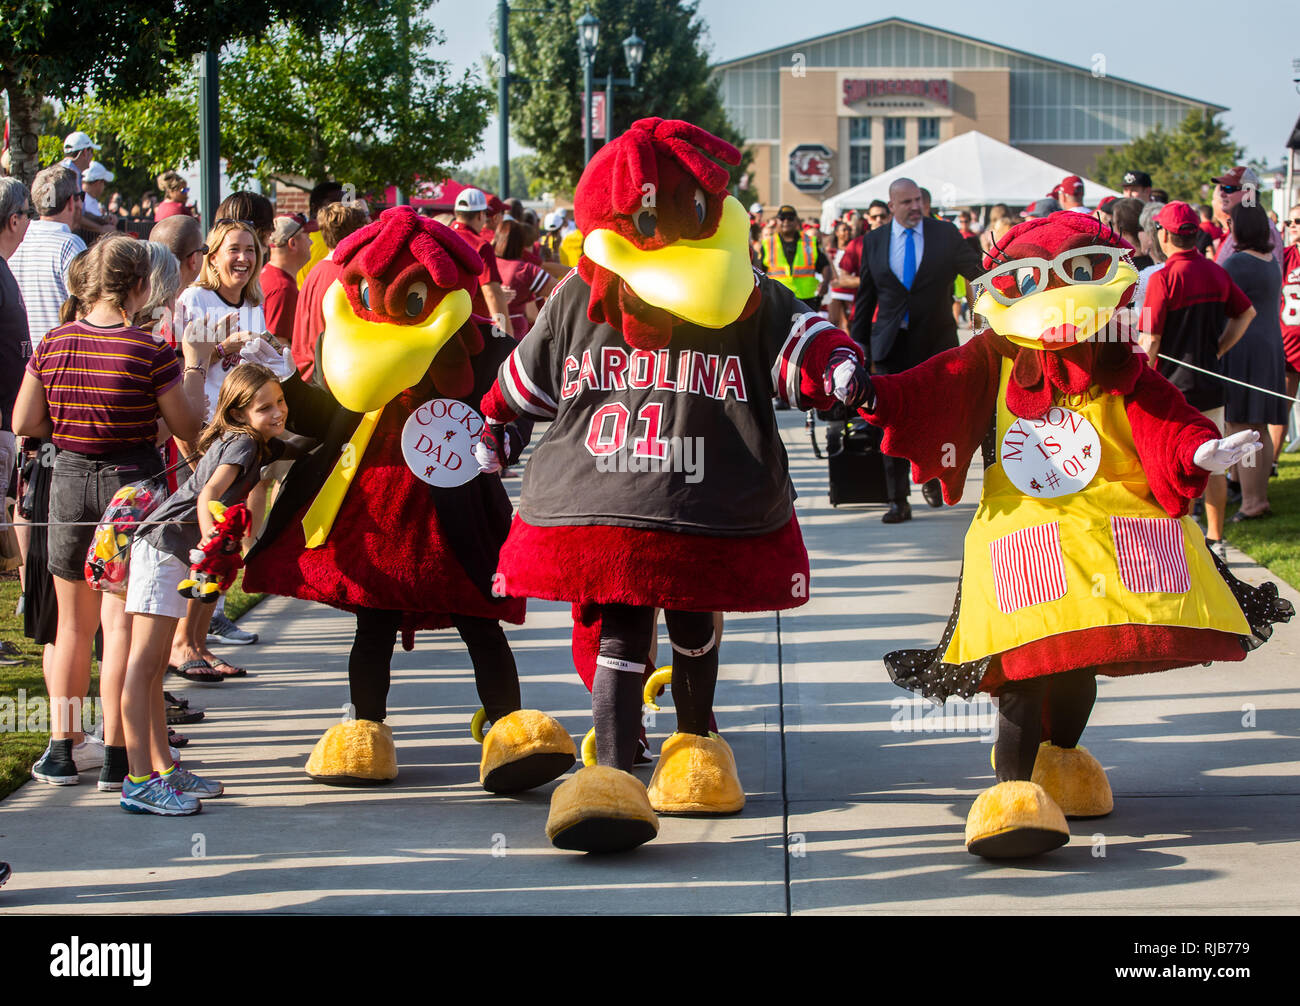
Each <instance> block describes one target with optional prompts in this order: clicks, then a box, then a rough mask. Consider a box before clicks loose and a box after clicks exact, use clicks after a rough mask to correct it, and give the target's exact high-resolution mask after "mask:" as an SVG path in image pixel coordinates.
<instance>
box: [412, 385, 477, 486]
mask: <svg viewBox="0 0 1300 1006" xmlns="http://www.w3.org/2000/svg"><path fill="white" fill-rule="evenodd" d="M483 427H484V422H483V417H482V416H480V415H479V414H478V413H477V412H475V411H474V409H473V408H471V407H470V406H468V405H466V404H465V403H464V402H458V401H456V399H454V398H434V399H431V400H429V401H427V402H425V403H424V404H423V405H421V406H420V407H419V408H418V409H416V410H415V411H414V412H412V413H411V416H410V418H409V419H407V420H406V425H405V426H403V427H402V457H403V459H404V460H405V461H406V466H407V467H408V468H410V469H411V471H412V473H413V474H414V475H415V477H416V478H418V479H420V480H421V481H422V482H427V483H429V485H431V486H438V487H440V488H442V489H450V488H452V487H454V486H460V485H464V484H465V483H466V482H468V481H469V480H470V479H472V478H473V477H474V476H475V475H477V474H478V473H479V466H478V462H477V461H475V460H474V445H475V444H477V443H478V442H479V438H480V437H481V436H482V435H483Z"/></svg>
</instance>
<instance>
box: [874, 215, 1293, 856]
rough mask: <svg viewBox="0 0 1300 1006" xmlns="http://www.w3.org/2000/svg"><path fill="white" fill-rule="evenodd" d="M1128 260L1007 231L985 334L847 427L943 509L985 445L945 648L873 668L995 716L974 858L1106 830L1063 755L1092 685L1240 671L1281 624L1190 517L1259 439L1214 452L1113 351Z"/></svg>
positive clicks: (1094, 794) (891, 384)
mask: <svg viewBox="0 0 1300 1006" xmlns="http://www.w3.org/2000/svg"><path fill="white" fill-rule="evenodd" d="M1131 251H1132V249H1131V248H1130V247H1129V246H1128V245H1127V244H1126V243H1125V242H1124V241H1122V240H1121V239H1119V238H1118V237H1117V236H1116V235H1115V234H1114V232H1113V231H1111V230H1110V229H1109V228H1107V227H1105V226H1104V225H1102V224H1100V223H1099V222H1098V221H1096V220H1094V219H1093V218H1092V217H1088V216H1085V215H1083V214H1079V213H1054V214H1052V215H1051V216H1049V217H1045V218H1042V219H1037V220H1030V221H1026V222H1025V223H1023V224H1020V225H1019V226H1018V227H1014V228H1012V229H1011V230H1010V231H1009V232H1008V233H1007V234H1006V235H1005V236H1004V237H1003V238H1002V240H1001V242H1000V243H999V244H997V245H995V246H994V248H993V249H992V251H991V252H990V253H989V255H988V256H986V258H985V260H984V265H985V267H986V268H987V269H988V270H989V271H988V272H987V273H986V274H985V275H984V276H983V277H982V278H981V280H980V281H979V289H980V292H979V296H978V299H977V300H976V303H975V311H976V313H977V314H978V315H981V316H982V317H983V318H985V319H987V328H985V329H984V330H983V331H980V332H978V334H976V335H975V337H974V338H973V339H971V340H970V341H969V342H968V343H966V344H965V345H964V346H962V347H960V348H958V349H953V350H949V351H948V352H945V353H941V354H940V355H938V356H936V357H934V358H933V359H931V360H929V361H927V362H926V363H924V364H922V365H920V366H918V367H915V368H913V369H912V370H910V371H907V372H905V373H902V374H898V375H894V376H880V377H873V378H872V379H871V380H872V386H873V388H872V390H873V393H874V401H873V402H870V404H869V407H868V408H865V409H863V410H862V414H863V415H864V416H865V417H866V418H867V419H868V420H870V421H871V422H873V423H875V424H876V425H878V426H880V427H882V428H883V429H884V443H883V449H884V451H885V453H886V454H892V455H894V456H897V457H905V458H909V459H910V460H911V461H912V474H913V478H914V479H916V480H917V481H918V482H920V481H924V480H926V479H930V478H938V479H940V480H941V481H942V483H943V491H944V498H945V499H946V500H947V501H948V502H949V503H953V502H956V500H958V499H959V498H960V497H961V492H962V486H963V485H964V483H965V479H966V472H967V468H968V466H969V464H970V459H971V456H972V455H973V453H974V451H975V450H976V448H978V447H979V446H980V444H981V442H984V462H985V469H984V494H983V498H982V499H981V500H980V505H979V508H978V510H977V511H976V513H975V518H974V520H973V521H972V522H971V526H970V530H969V531H968V532H967V535H966V546H965V559H964V565H963V569H962V575H961V583H960V587H959V590H958V594H957V602H956V605H955V608H954V611H953V614H952V617H951V619H950V620H949V622H948V625H947V628H946V629H945V630H944V634H943V640H942V642H941V643H940V644H939V646H938V647H937V648H935V649H933V650H902V651H896V652H894V653H890V654H887V655H886V657H885V664H886V666H887V667H888V669H889V672H890V674H891V676H892V677H893V679H894V681H895V682H897V683H898V684H900V685H902V686H904V687H906V688H909V689H914V690H918V691H921V692H922V693H923V694H925V695H926V696H928V697H929V698H932V699H934V700H935V701H937V702H943V701H944V700H945V699H946V698H947V697H948V696H950V695H960V696H962V697H964V698H970V697H971V696H972V695H974V694H975V692H976V691H977V690H979V691H985V692H991V693H993V694H995V695H997V696H998V698H999V705H998V734H997V740H996V742H995V744H994V748H993V755H994V766H995V770H996V773H997V779H998V782H997V785H995V786H994V787H993V788H992V789H989V790H987V791H986V792H984V793H983V794H981V795H980V797H979V798H978V799H977V800H976V801H975V804H974V806H973V807H972V808H971V811H970V815H969V817H968V818H967V822H966V846H967V848H968V849H969V850H970V851H971V852H972V853H974V854H976V855H980V856H986V857H991V858H1004V857H1020V856H1030V855H1035V854H1038V853H1042V852H1046V851H1048V850H1050V849H1054V848H1056V847H1058V846H1060V845H1063V844H1065V843H1066V842H1067V841H1068V840H1069V829H1068V827H1067V825H1066V822H1065V819H1066V818H1067V817H1098V816H1102V815H1105V814H1108V813H1109V812H1110V810H1111V807H1112V798H1111V791H1110V785H1109V783H1108V781H1107V779H1106V774H1105V772H1104V771H1103V769H1102V767H1101V765H1100V764H1099V763H1098V762H1097V760H1096V759H1095V758H1094V757H1093V756H1092V755H1090V754H1089V753H1088V751H1087V750H1086V749H1084V748H1082V747H1079V744H1078V742H1079V737H1080V735H1081V734H1082V732H1083V729H1084V726H1085V725H1086V724H1087V722H1088V716H1089V714H1090V712H1091V710H1092V706H1093V702H1094V699H1095V697H1096V689H1097V684H1096V677H1097V675H1098V674H1107V675H1122V674H1137V673H1143V672H1148V671H1161V670H1166V669H1169V668H1174V667H1185V666H1190V665H1192V664H1202V663H1207V662H1209V661H1215V660H1222V661H1229V660H1241V659H1243V658H1244V657H1245V654H1246V651H1247V650H1250V649H1252V648H1253V647H1255V646H1257V645H1259V644H1260V642H1262V641H1263V640H1264V639H1266V638H1267V637H1268V636H1269V634H1270V633H1271V631H1272V630H1271V625H1272V623H1274V622H1277V621H1283V620H1286V619H1289V618H1290V617H1291V614H1292V609H1291V604H1290V603H1289V602H1288V601H1286V600H1283V599H1280V598H1278V596H1277V590H1276V587H1275V586H1274V585H1273V584H1271V583H1266V584H1264V586H1263V587H1260V588H1255V587H1251V586H1249V585H1247V584H1245V583H1242V582H1241V581H1239V580H1237V579H1236V578H1235V577H1233V576H1232V575H1231V574H1230V573H1229V572H1228V570H1227V568H1226V567H1225V566H1224V565H1223V564H1222V563H1220V562H1219V561H1218V559H1217V558H1215V557H1213V556H1212V555H1211V553H1210V551H1209V549H1208V548H1207V547H1206V544H1205V539H1204V536H1203V535H1202V533H1201V531H1200V529H1199V528H1198V527H1197V526H1196V524H1195V523H1194V522H1193V520H1192V519H1191V518H1190V517H1188V516H1186V515H1187V512H1188V505H1189V503H1190V502H1191V501H1192V500H1193V499H1195V498H1196V497H1197V496H1199V495H1200V494H1201V493H1202V491H1203V490H1204V488H1205V483H1206V479H1207V478H1208V477H1209V475H1210V473H1211V472H1222V471H1224V470H1225V469H1226V468H1227V467H1228V466H1229V465H1231V464H1233V463H1235V462H1237V461H1240V460H1242V459H1243V458H1245V457H1247V456H1248V455H1249V454H1251V453H1252V452H1253V451H1254V450H1256V449H1257V447H1258V445H1257V443H1256V442H1257V441H1258V435H1257V434H1254V433H1253V432H1249V431H1248V432H1245V433H1239V434H1236V435H1234V436H1231V437H1228V438H1227V439H1220V438H1219V434H1218V430H1217V429H1216V428H1215V426H1214V424H1213V423H1211V422H1210V421H1209V420H1207V419H1205V418H1204V417H1203V416H1202V415H1201V413H1199V412H1198V411H1197V410H1195V409H1193V408H1192V407H1191V406H1189V405H1188V404H1187V402H1186V400H1185V399H1184V398H1183V396H1182V394H1181V393H1180V392H1178V391H1177V390H1176V389H1175V388H1174V386H1173V385H1172V384H1170V383H1169V382H1168V381H1166V380H1165V379H1164V378H1163V377H1161V376H1160V375H1159V374H1157V373H1156V372H1155V371H1154V370H1152V369H1151V368H1150V367H1148V366H1147V365H1146V363H1145V357H1144V356H1142V355H1138V353H1137V349H1138V347H1136V346H1135V345H1134V344H1133V343H1132V342H1131V341H1129V340H1127V339H1123V338H1119V337H1117V336H1119V335H1120V334H1121V333H1118V332H1117V331H1116V330H1115V326H1114V325H1112V324H1111V319H1112V317H1113V315H1114V313H1115V312H1116V310H1117V309H1119V308H1121V307H1123V306H1124V305H1125V304H1127V302H1128V300H1129V298H1130V297H1131V295H1132V290H1133V286H1134V282H1135V280H1136V278H1137V273H1136V271H1135V270H1134V268H1133V266H1132V264H1131V262H1130V261H1129V256H1130V254H1131ZM868 397H869V399H870V398H872V397H873V396H872V395H870V394H869V396H868ZM1040 741H1041V743H1040Z"/></svg>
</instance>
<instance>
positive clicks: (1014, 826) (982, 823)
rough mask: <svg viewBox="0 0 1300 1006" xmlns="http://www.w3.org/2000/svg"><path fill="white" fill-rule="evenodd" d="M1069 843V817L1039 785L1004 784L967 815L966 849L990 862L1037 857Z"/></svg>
mask: <svg viewBox="0 0 1300 1006" xmlns="http://www.w3.org/2000/svg"><path fill="white" fill-rule="evenodd" d="M1069 840H1070V828H1069V826H1068V825H1067V824H1066V823H1065V815H1064V814H1062V813H1061V808H1060V807H1058V806H1057V805H1056V804H1055V802H1053V800H1052V798H1051V797H1050V796H1048V795H1047V791H1046V790H1044V789H1043V787H1042V786H1039V785H1038V784H1037V783H1032V782H1023V781H1015V782H1000V783H998V784H997V785H996V786H994V787H993V788H992V789H986V790H985V791H984V792H983V793H981V794H980V795H979V796H978V797H977V798H976V800H975V804H974V806H972V807H971V809H970V813H969V814H968V815H967V816H966V849H967V851H968V852H971V853H973V854H974V855H976V856H983V857H985V858H986V859H1022V858H1024V857H1027V856H1037V855H1039V854H1041V853H1044V852H1051V851H1052V850H1053V849H1057V848H1060V847H1061V846H1062V845H1064V844H1065V843H1066V842H1068V841H1069Z"/></svg>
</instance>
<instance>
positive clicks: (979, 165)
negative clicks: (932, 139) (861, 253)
mask: <svg viewBox="0 0 1300 1006" xmlns="http://www.w3.org/2000/svg"><path fill="white" fill-rule="evenodd" d="M1072 173H1073V172H1070V171H1067V170H1066V169H1064V168H1061V167H1057V166H1056V165H1055V164H1049V163H1048V162H1047V161H1043V160H1039V159H1038V158H1037V157H1033V156H1031V155H1030V154H1026V153H1025V152H1024V151H1023V150H1017V149H1016V148H1015V147H1012V146H1008V145H1007V144H1005V143H1003V142H1001V141H1000V140H995V139H993V138H992V137H991V136H985V135H984V134H983V133H980V132H975V131H973V130H972V131H971V132H968V133H962V134H961V135H960V136H954V137H953V138H952V139H951V140H947V141H945V142H944V143H940V144H939V145H938V146H936V147H931V148H930V149H929V150H927V151H926V152H925V153H923V154H918V155H917V156H916V157H913V158H912V159H911V160H910V161H904V162H903V163H902V164H899V165H897V166H896V167H893V168H890V169H889V170H888V171H884V172H881V173H880V174H878V175H876V176H875V177H873V178H868V179H867V180H866V181H865V182H862V183H860V184H858V185H855V186H853V188H851V189H845V190H844V191H843V192H841V193H839V194H838V195H834V196H831V198H829V199H827V200H826V201H825V202H823V203H822V229H823V230H829V229H830V223H831V221H832V220H834V219H835V218H836V217H838V216H839V215H840V214H841V213H843V212H844V211H845V210H846V209H866V207H867V205H868V204H869V203H870V202H871V200H873V199H880V200H882V201H884V202H889V186H890V183H891V182H893V181H894V180H895V179H896V178H911V179H912V180H913V181H915V182H916V184H917V185H920V186H921V187H922V188H927V189H929V190H930V196H931V199H932V200H933V205H934V207H935V209H939V210H944V209H949V208H954V207H957V206H971V207H974V206H991V205H992V204H993V203H1006V204H1007V205H1008V206H1011V207H1023V206H1028V205H1029V204H1030V203H1032V202H1033V201H1034V200H1035V199H1042V198H1043V197H1044V196H1046V195H1047V193H1048V192H1050V191H1051V190H1052V188H1053V187H1054V186H1056V185H1059V184H1060V183H1061V179H1062V178H1065V177H1067V176H1069V175H1070V174H1072ZM1118 195H1120V193H1118V192H1116V191H1115V190H1114V189H1108V188H1106V186H1104V185H1102V184H1101V183H1100V182H1094V181H1093V180H1092V179H1090V178H1084V179H1083V201H1084V204H1085V205H1087V206H1096V205H1097V203H1098V202H1099V201H1100V200H1102V199H1104V198H1105V197H1106V196H1118Z"/></svg>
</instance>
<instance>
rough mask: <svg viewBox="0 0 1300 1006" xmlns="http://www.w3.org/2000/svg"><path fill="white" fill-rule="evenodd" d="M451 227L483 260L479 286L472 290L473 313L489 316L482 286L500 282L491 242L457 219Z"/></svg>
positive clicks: (490, 313) (499, 273)
mask: <svg viewBox="0 0 1300 1006" xmlns="http://www.w3.org/2000/svg"><path fill="white" fill-rule="evenodd" d="M451 229H452V230H454V231H455V232H456V233H457V234H459V235H460V236H461V237H462V238H463V239H464V240H465V243H466V244H467V245H469V246H470V247H471V248H473V249H474V250H475V251H476V252H478V257H479V258H481V259H482V260H483V271H482V272H481V273H480V274H479V277H478V285H479V288H478V289H477V290H475V291H474V308H473V310H474V313H475V314H476V315H478V316H479V317H480V318H491V317H492V312H491V311H489V310H488V306H487V301H486V300H484V299H483V287H485V286H487V285H488V284H489V283H500V282H501V271H500V269H498V268H497V255H496V252H495V251H493V250H492V244H491V242H489V241H488V240H487V239H486V238H484V237H483V236H482V235H481V234H475V233H474V231H473V230H471V229H470V228H469V227H466V226H465V225H464V224H463V223H461V222H460V221H459V220H455V221H453V222H452V225H451Z"/></svg>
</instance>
